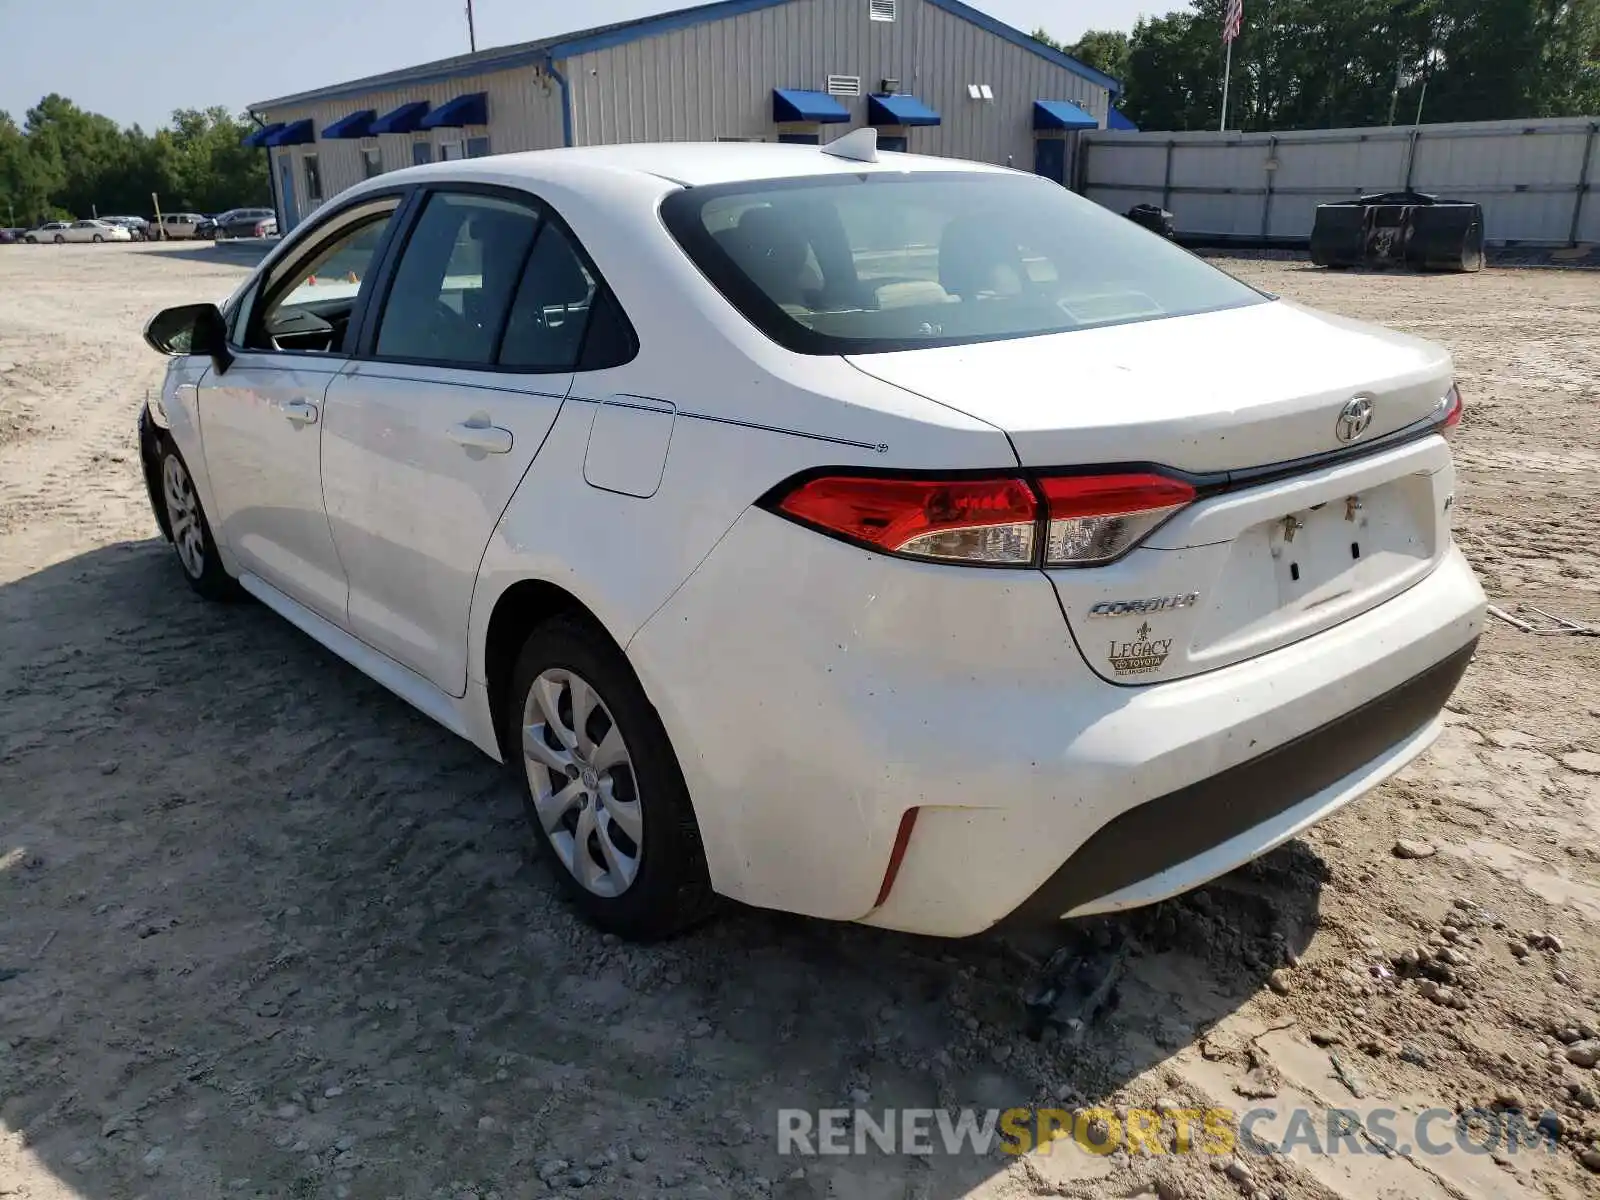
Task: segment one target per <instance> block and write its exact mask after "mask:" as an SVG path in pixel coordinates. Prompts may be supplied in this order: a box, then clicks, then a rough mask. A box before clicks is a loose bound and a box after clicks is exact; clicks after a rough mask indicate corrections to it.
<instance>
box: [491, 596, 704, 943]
mask: <svg viewBox="0 0 1600 1200" xmlns="http://www.w3.org/2000/svg"><path fill="white" fill-rule="evenodd" d="M552 669H554V670H558V671H567V672H572V673H574V674H576V675H578V676H580V677H581V678H582V679H583V680H584V681H585V682H587V683H588V684H589V686H590V687H591V688H593V689H594V691H595V693H596V694H597V695H598V696H599V698H600V702H601V704H602V705H603V706H604V708H605V709H607V710H609V713H610V715H611V716H612V717H614V719H615V724H616V727H617V729H618V730H619V731H620V732H621V734H622V738H623V740H624V742H625V743H626V745H627V752H628V757H629V760H630V768H629V769H630V770H631V773H632V777H633V778H632V783H633V790H634V794H635V797H636V802H637V804H638V807H639V810H640V813H641V827H642V831H643V838H642V845H640V846H638V847H637V849H638V854H637V859H638V869H637V874H635V875H634V877H633V880H632V882H631V883H630V884H628V885H627V887H626V888H625V889H624V890H622V891H621V892H620V894H617V895H613V896H602V895H598V894H596V893H595V892H594V891H591V890H590V889H589V888H587V887H585V886H584V885H583V884H582V883H580V882H579V881H578V880H577V879H576V878H575V877H574V875H573V873H572V870H571V869H570V868H569V867H568V866H567V865H566V864H565V863H564V862H563V861H562V859H561V856H560V854H558V852H557V850H556V848H555V846H554V845H553V844H552V841H551V836H550V834H548V833H546V832H545V829H544V826H543V824H542V822H541V821H540V819H539V813H538V810H537V807H536V805H535V802H534V784H533V781H532V779H531V778H530V771H529V769H528V763H527V760H526V758H525V755H524V752H523V750H522V746H523V731H522V726H523V712H524V710H525V707H526V705H527V703H528V698H529V692H530V691H531V690H532V688H533V685H534V681H535V680H537V679H538V678H539V676H540V675H541V674H542V673H543V672H545V671H547V670H552ZM507 699H508V703H507V704H506V712H505V714H504V724H505V742H504V744H505V746H506V747H507V751H508V753H507V761H508V763H509V764H510V765H511V766H512V768H513V769H514V770H515V771H516V773H517V777H518V778H519V779H520V780H521V781H522V785H523V801H524V804H525V806H526V808H527V813H528V822H529V824H530V825H531V826H532V828H531V830H530V833H531V834H532V837H533V842H534V844H535V846H536V847H537V848H538V853H540V854H541V855H543V856H544V857H545V859H546V861H548V862H549V863H550V865H551V867H552V869H553V872H554V874H555V877H556V880H557V883H558V885H559V886H560V888H561V890H562V894H563V895H564V896H565V897H566V899H567V900H568V901H569V902H570V903H571V904H572V906H573V907H574V908H576V909H577V910H578V912H579V913H580V914H581V915H582V916H583V918H584V919H585V920H587V921H588V922H589V923H590V924H591V925H594V926H595V927H596V928H598V929H601V930H603V931H604V932H607V933H614V934H616V935H618V936H619V937H624V938H628V939H629V940H631V941H653V940H657V939H660V938H665V937H671V936H673V935H674V934H677V933H681V932H683V931H684V930H686V929H688V928H690V927H691V926H693V925H695V924H697V923H699V922H701V921H703V920H705V919H706V918H707V917H708V916H710V915H711V913H712V912H714V911H715V909H716V906H717V897H716V894H715V893H714V892H713V891H712V890H711V879H710V875H709V873H708V872H707V870H706V861H705V851H704V849H703V847H702V845H701V841H700V827H699V825H698V824H697V823H696V821H695V815H694V806H693V804H692V803H691V801H690V799H689V789H688V787H687V786H686V785H685V783H684V780H683V772H682V771H681V770H680V769H679V767H678V760H677V756H676V755H675V754H674V753H673V751H672V743H671V742H670V740H669V739H668V737H667V731H666V729H665V728H664V727H663V726H662V724H661V718H660V717H659V716H658V715H657V714H656V710H655V708H654V706H653V705H651V703H650V701H649V698H648V697H646V696H645V694H644V688H642V687H641V686H640V684H639V680H638V678H637V677H636V676H635V675H634V673H633V668H632V667H630V666H629V665H628V660H627V659H626V658H625V657H624V656H623V654H622V652H621V651H620V650H619V649H617V647H616V645H615V644H614V643H613V642H612V641H611V639H610V638H609V637H607V636H606V635H605V633H604V632H603V631H601V630H600V629H599V628H598V627H596V626H595V625H594V624H593V623H592V622H590V621H587V620H584V619H582V618H579V617H576V616H572V615H563V616H558V617H554V618H552V619H550V620H549V621H546V622H545V623H544V624H542V625H540V626H539V627H538V628H536V629H535V630H534V631H533V632H532V633H531V634H529V635H528V639H527V641H526V642H524V643H523V646H522V652H521V653H520V654H519V655H518V656H517V663H516V667H515V669H514V670H513V672H512V677H511V689H510V694H509V696H508V698H507ZM601 719H602V720H603V719H604V716H603V715H602V718H601ZM600 736H602V737H603V736H604V735H603V734H602V735H600ZM617 786H619V785H617V784H616V783H613V787H614V788H615V787H617ZM582 850H583V852H584V853H592V852H591V850H590V848H589V846H588V845H585V846H584V847H583V848H582ZM596 861H598V857H597V859H596Z"/></svg>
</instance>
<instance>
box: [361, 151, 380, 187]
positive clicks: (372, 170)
mask: <svg viewBox="0 0 1600 1200" xmlns="http://www.w3.org/2000/svg"><path fill="white" fill-rule="evenodd" d="M382 174H383V151H381V150H379V149H378V148H377V147H376V146H371V147H363V148H362V150H361V177H362V178H363V179H371V178H372V177H373V176H374V175H382Z"/></svg>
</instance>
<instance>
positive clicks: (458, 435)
mask: <svg viewBox="0 0 1600 1200" xmlns="http://www.w3.org/2000/svg"><path fill="white" fill-rule="evenodd" d="M449 434H450V440H451V441H452V442H454V443H455V444H456V445H458V446H465V447H466V448H467V449H469V450H482V451H484V452H485V453H488V454H509V453H511V440H512V439H511V430H509V429H501V428H500V426H498V425H476V424H473V423H471V422H469V421H463V422H462V423H461V424H459V425H452V426H450V429H449Z"/></svg>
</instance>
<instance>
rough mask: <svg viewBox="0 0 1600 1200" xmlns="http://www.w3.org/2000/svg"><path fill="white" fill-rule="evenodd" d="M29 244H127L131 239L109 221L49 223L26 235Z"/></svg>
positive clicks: (120, 228)
mask: <svg viewBox="0 0 1600 1200" xmlns="http://www.w3.org/2000/svg"><path fill="white" fill-rule="evenodd" d="M27 240H28V241H30V242H55V243H57V244H58V245H59V244H60V243H62V242H128V241H132V240H133V237H132V235H131V234H129V232H128V231H127V230H126V229H124V228H123V227H122V226H120V225H113V224H112V223H111V222H109V221H98V220H94V221H51V222H50V223H49V224H47V225H41V226H40V227H39V228H38V229H35V230H32V231H31V232H30V233H29V234H28V235H27Z"/></svg>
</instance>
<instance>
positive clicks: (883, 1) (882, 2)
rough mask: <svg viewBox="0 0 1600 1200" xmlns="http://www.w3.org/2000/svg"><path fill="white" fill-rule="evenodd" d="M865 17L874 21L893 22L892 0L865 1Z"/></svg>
mask: <svg viewBox="0 0 1600 1200" xmlns="http://www.w3.org/2000/svg"><path fill="white" fill-rule="evenodd" d="M867 16H868V17H869V18H871V19H872V20H874V21H892V20H894V0H867Z"/></svg>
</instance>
